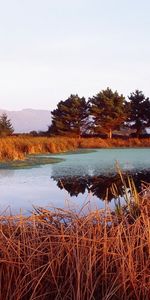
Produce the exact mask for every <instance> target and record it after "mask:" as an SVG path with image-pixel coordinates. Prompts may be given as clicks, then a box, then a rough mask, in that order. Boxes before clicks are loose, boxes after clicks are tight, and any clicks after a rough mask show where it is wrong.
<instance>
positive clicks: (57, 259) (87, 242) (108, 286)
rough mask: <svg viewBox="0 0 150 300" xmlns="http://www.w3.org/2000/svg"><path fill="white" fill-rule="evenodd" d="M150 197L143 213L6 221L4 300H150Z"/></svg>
mask: <svg viewBox="0 0 150 300" xmlns="http://www.w3.org/2000/svg"><path fill="white" fill-rule="evenodd" d="M149 228H150V197H149V192H148V191H147V193H146V194H145V196H144V195H143V196H142V198H141V199H140V202H139V204H138V207H137V206H136V207H133V206H132V205H130V207H128V208H126V209H125V210H120V211H119V212H117V211H116V212H114V213H112V212H111V211H110V210H109V208H107V210H105V212H104V211H103V210H97V211H93V212H91V211H89V212H88V213H87V214H83V212H81V213H80V214H77V213H75V212H72V211H63V210H59V209H58V210H56V211H53V212H50V211H47V210H44V209H39V210H37V211H36V212H35V213H34V214H33V215H32V216H30V217H28V218H27V217H23V216H18V217H17V216H16V217H10V216H1V217H0V299H5V300H7V299H8V300H29V299H30V300H33V299H42V300H47V299H48V300H54V299H58V300H59V299H61V300H62V299H63V300H67V299H72V300H77V299H78V300H99V299H102V300H104V299H105V300H106V299H107V300H110V299H112V300H114V299H132V300H134V299H145V300H146V299H147V300H148V299H149V297H150V229H149Z"/></svg>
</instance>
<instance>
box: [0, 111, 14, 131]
mask: <svg viewBox="0 0 150 300" xmlns="http://www.w3.org/2000/svg"><path fill="white" fill-rule="evenodd" d="M13 132H14V129H13V126H12V124H11V121H10V120H9V119H8V117H7V114H5V113H4V114H2V115H1V116H0V136H2V137H5V136H8V135H12V133H13Z"/></svg>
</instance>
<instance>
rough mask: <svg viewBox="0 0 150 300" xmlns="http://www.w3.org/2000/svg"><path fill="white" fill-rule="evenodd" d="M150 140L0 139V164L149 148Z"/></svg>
mask: <svg viewBox="0 0 150 300" xmlns="http://www.w3.org/2000/svg"><path fill="white" fill-rule="evenodd" d="M149 147H150V138H142V139H137V138H130V139H125V140H124V139H118V138H117V139H114V138H112V139H101V138H80V139H79V138H73V137H13V136H12V137H6V138H0V162H9V161H15V160H24V159H25V157H26V156H27V155H30V154H46V153H50V154H59V153H63V152H68V151H75V150H78V149H93V148H94V149H110V148H116V149H117V148H149Z"/></svg>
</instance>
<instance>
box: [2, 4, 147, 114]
mask: <svg viewBox="0 0 150 300" xmlns="http://www.w3.org/2000/svg"><path fill="white" fill-rule="evenodd" d="M149 11H150V2H149V1H148V0H143V1H142V2H141V1H140V0H136V1H135V0H133V1H132V2H131V1H129V0H126V1H120V0H115V1H114V0H106V1H105V2H104V1H102V0H94V1H91V0H82V1H81V0H76V1H71V0H61V1H60V0H55V1H52V0H43V1H40V0H32V1H31V0H30V1H29V0H26V1H19V0H14V1H11V0H6V1H3V2H2V3H1V10H0V37H1V45H2V47H1V48H0V99H1V103H0V108H2V109H6V110H21V109H24V108H28V107H31V108H33V109H46V110H47V109H50V110H52V109H54V108H55V107H56V105H57V103H58V102H59V101H60V100H65V99H67V98H68V96H69V95H70V94H76V93H77V94H78V95H79V96H81V97H82V96H84V97H85V98H86V99H87V98H88V97H91V96H93V95H95V94H97V93H98V92H99V91H100V90H102V89H105V88H107V87H110V88H111V89H112V90H113V91H115V90H117V91H118V92H119V93H123V94H124V96H125V97H127V95H129V94H130V93H131V92H133V91H134V90H135V89H137V88H138V89H139V90H142V91H143V92H144V94H145V96H147V97H150V88H149V77H150V67H149V65H150V57H149V52H150V36H149V29H150V18H149Z"/></svg>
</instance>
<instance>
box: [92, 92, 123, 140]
mask: <svg viewBox="0 0 150 300" xmlns="http://www.w3.org/2000/svg"><path fill="white" fill-rule="evenodd" d="M89 105H90V114H91V116H92V119H93V122H92V128H93V132H95V133H97V134H98V133H105V134H107V136H108V137H110V138H111V137H112V131H113V130H115V129H119V128H120V126H121V124H123V122H124V120H125V98H124V96H123V95H119V94H118V92H117V91H116V92H112V90H111V89H110V88H107V89H106V90H103V91H101V92H99V93H98V94H97V95H96V96H93V97H92V98H90V99H89Z"/></svg>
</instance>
